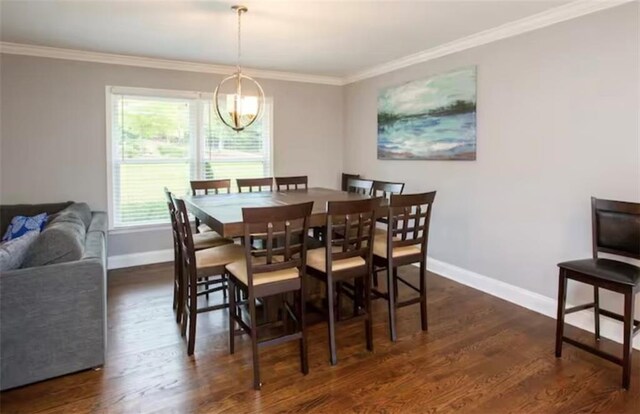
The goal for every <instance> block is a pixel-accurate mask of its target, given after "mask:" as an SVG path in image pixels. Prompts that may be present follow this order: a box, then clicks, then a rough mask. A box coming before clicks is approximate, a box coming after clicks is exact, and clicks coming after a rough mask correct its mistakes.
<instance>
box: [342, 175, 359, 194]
mask: <svg viewBox="0 0 640 414" xmlns="http://www.w3.org/2000/svg"><path fill="white" fill-rule="evenodd" d="M351 178H360V174H347V173H342V182H341V183H342V184H341V186H340V189H341V190H342V191H347V183H348V182H349V180H350V179H351Z"/></svg>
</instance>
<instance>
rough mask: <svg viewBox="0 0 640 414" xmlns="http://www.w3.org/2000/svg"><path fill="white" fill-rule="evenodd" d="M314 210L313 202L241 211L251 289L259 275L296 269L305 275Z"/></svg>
mask: <svg viewBox="0 0 640 414" xmlns="http://www.w3.org/2000/svg"><path fill="white" fill-rule="evenodd" d="M312 208H313V201H310V202H307V203H301V204H292V205H287V206H277V207H252V208H243V209H242V221H243V223H244V238H243V244H244V246H245V256H246V260H247V279H248V284H249V286H252V285H253V275H254V274H256V273H265V272H275V271H277V270H285V269H291V268H294V267H297V268H299V269H300V274H301V275H302V274H304V271H305V269H304V267H305V266H306V263H307V234H308V233H309V216H310V215H311V210H312ZM255 242H257V243H255Z"/></svg>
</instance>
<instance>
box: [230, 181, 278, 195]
mask: <svg viewBox="0 0 640 414" xmlns="http://www.w3.org/2000/svg"><path fill="white" fill-rule="evenodd" d="M236 183H237V184H238V192H240V193H253V192H260V191H273V177H265V178H237V179H236Z"/></svg>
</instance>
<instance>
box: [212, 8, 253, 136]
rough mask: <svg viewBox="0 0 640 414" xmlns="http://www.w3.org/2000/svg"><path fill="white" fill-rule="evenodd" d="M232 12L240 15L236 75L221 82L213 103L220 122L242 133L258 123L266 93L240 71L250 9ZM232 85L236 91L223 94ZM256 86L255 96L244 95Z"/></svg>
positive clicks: (238, 9)
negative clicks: (242, 31) (243, 25)
mask: <svg viewBox="0 0 640 414" xmlns="http://www.w3.org/2000/svg"><path fill="white" fill-rule="evenodd" d="M231 10H233V11H234V12H236V13H237V14H238V59H237V64H236V73H234V74H233V75H231V76H228V77H226V78H224V79H223V80H222V82H220V84H219V85H218V86H217V87H216V90H215V92H214V93H213V103H214V106H215V108H216V112H217V114H218V117H219V118H220V120H221V121H222V122H223V123H224V124H225V125H226V126H228V127H229V128H231V129H233V130H234V131H237V132H240V131H242V130H243V129H245V128H247V127H249V126H250V125H251V124H253V123H254V122H255V121H257V120H258V119H259V118H260V116H261V115H262V111H263V109H264V91H263V90H262V87H261V86H260V84H259V83H258V82H257V81H255V80H254V79H253V78H251V77H250V76H247V75H245V74H243V73H242V70H241V69H240V50H241V49H240V29H241V19H242V14H243V13H246V12H247V11H248V9H247V8H246V7H245V6H233V7H231ZM227 83H230V84H231V85H232V86H233V87H234V90H233V92H231V93H227V94H222V92H221V90H222V88H223V86H224V85H225V84H227ZM251 84H253V85H254V88H253V89H255V90H256V92H257V96H255V95H243V92H242V90H243V86H244V87H245V90H246V87H247V86H248V85H251Z"/></svg>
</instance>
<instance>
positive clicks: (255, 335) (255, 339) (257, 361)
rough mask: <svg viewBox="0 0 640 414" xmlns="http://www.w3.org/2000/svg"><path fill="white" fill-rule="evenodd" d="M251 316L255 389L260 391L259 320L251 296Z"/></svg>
mask: <svg viewBox="0 0 640 414" xmlns="http://www.w3.org/2000/svg"><path fill="white" fill-rule="evenodd" d="M249 316H250V318H251V348H252V350H253V388H254V389H255V390H260V388H262V382H260V355H259V353H258V320H257V318H256V300H255V298H254V297H252V296H249Z"/></svg>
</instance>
